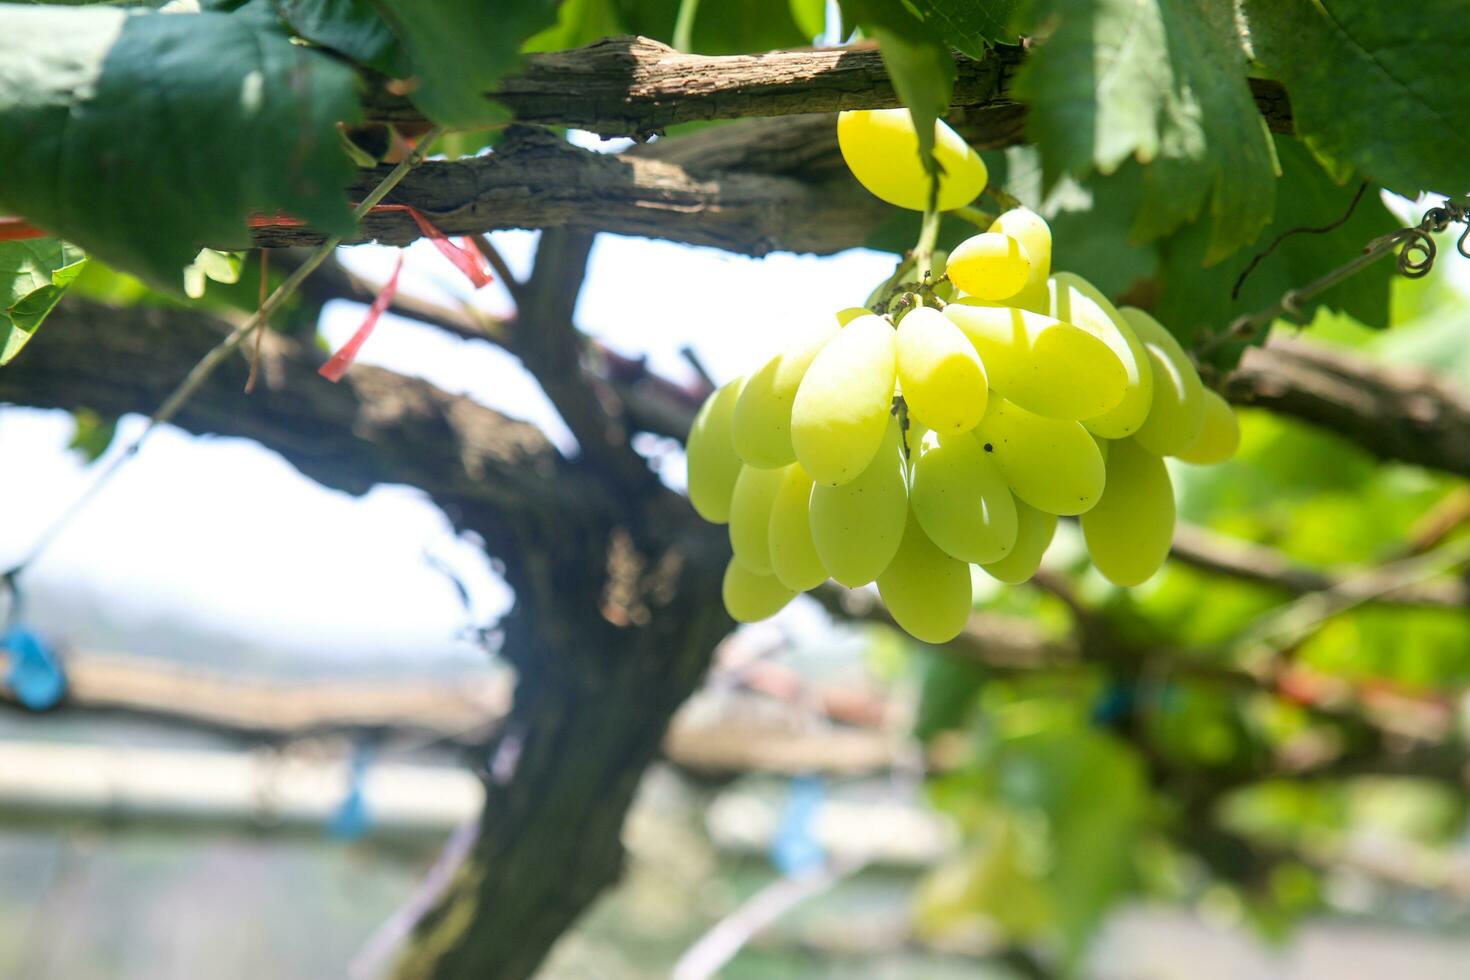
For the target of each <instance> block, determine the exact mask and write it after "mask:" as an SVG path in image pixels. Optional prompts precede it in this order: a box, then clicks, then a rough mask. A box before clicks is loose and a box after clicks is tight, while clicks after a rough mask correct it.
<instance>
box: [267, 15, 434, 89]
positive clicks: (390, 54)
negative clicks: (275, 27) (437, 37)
mask: <svg viewBox="0 0 1470 980" xmlns="http://www.w3.org/2000/svg"><path fill="white" fill-rule="evenodd" d="M269 2H270V3H271V4H272V5H273V6H274V7H275V8H276V11H277V12H278V13H279V14H280V15H281V19H282V20H284V21H285V22H286V23H288V24H290V25H291V29H292V30H293V31H295V32H296V33H297V34H299V35H301V36H302V37H304V38H306V39H307V40H308V41H314V42H315V43H317V44H320V45H321V46H322V47H324V48H331V49H332V50H333V51H340V52H341V53H342V54H344V55H346V56H347V57H349V58H351V59H352V60H353V61H355V62H357V63H358V64H360V65H367V66H369V67H371V68H376V69H378V70H379V71H381V72H386V73H387V74H390V75H403V74H406V73H407V72H408V70H409V69H408V67H407V62H406V60H405V58H404V55H403V49H402V48H401V47H400V46H399V44H398V39H397V38H396V37H394V36H393V32H392V31H391V30H390V29H389V28H388V25H387V24H385V23H384V22H383V18H381V17H379V16H378V14H377V11H375V10H374V9H373V5H372V4H371V3H370V2H369V0H269Z"/></svg>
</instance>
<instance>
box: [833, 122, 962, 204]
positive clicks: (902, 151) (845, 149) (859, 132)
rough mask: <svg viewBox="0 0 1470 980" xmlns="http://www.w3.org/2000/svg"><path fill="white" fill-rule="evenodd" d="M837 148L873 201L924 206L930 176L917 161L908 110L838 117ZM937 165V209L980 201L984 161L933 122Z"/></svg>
mask: <svg viewBox="0 0 1470 980" xmlns="http://www.w3.org/2000/svg"><path fill="white" fill-rule="evenodd" d="M837 145H838V147H840V148H841V150H842V159H843V160H845V161H847V168H848V169H849V170H851V171H852V175H853V176H854V177H856V178H857V179H858V183H860V184H862V185H863V186H864V187H866V188H867V189H868V191H869V192H871V193H872V194H873V195H874V196H875V197H879V198H881V199H883V200H885V201H887V202H888V203H889V204H893V205H897V206H898V207H901V208H908V209H909V210H911V211H923V210H926V209H927V208H928V207H929V184H930V178H929V174H928V173H926V172H925V170H924V164H923V162H922V161H921V160H920V158H919V134H918V132H917V131H916V130H915V129H914V120H913V117H912V116H910V115H909V111H908V110H907V109H855V110H849V111H847V112H841V113H838V115H837ZM934 158H935V159H936V160H937V161H938V163H939V168H940V178H939V210H941V211H952V210H954V209H955V208H957V207H961V206H963V205H966V204H969V203H970V202H971V201H973V200H975V198H976V197H978V196H980V192H981V191H983V190H984V189H985V183H986V181H988V180H989V179H990V175H989V173H988V172H987V171H986V168H985V161H984V160H982V159H980V154H978V153H976V152H975V151H974V150H973V149H972V148H971V147H970V144H968V143H966V142H965V141H964V139H963V138H961V136H960V134H959V133H956V132H955V131H954V130H953V129H950V128H949V126H948V125H947V124H946V123H945V122H944V121H943V120H935V122H934Z"/></svg>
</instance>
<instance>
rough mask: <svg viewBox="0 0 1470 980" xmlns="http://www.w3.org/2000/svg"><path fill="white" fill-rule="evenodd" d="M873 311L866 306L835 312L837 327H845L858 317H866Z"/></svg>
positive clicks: (851, 307) (850, 307)
mask: <svg viewBox="0 0 1470 980" xmlns="http://www.w3.org/2000/svg"><path fill="white" fill-rule="evenodd" d="M872 312H873V311H872V310H870V309H868V308H867V307H866V306H849V307H846V308H844V309H841V310H838V311H837V325H838V326H839V327H845V326H847V325H848V324H849V323H851V322H852V321H854V320H856V319H857V318H858V317H860V316H867V315H868V314H869V313H872Z"/></svg>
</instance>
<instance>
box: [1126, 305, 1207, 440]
mask: <svg viewBox="0 0 1470 980" xmlns="http://www.w3.org/2000/svg"><path fill="white" fill-rule="evenodd" d="M1118 312H1119V313H1121V314H1122V315H1123V319H1125V320H1127V321H1128V325H1129V326H1131V327H1132V328H1133V332H1134V333H1136V334H1138V339H1139V340H1141V341H1143V346H1144V348H1145V349H1147V350H1148V358H1149V367H1150V370H1152V372H1153V376H1154V397H1153V404H1152V405H1150V406H1149V410H1148V418H1146V419H1144V420H1143V425H1142V426H1141V427H1139V430H1138V431H1137V432H1135V433H1134V434H1133V438H1134V440H1135V441H1137V443H1138V444H1139V445H1140V446H1142V447H1143V448H1144V449H1147V450H1148V451H1149V452H1151V453H1153V454H1154V455H1155V456H1177V455H1178V454H1179V453H1180V452H1182V451H1183V450H1185V449H1188V448H1189V447H1190V446H1192V445H1193V444H1194V441H1195V440H1196V439H1198V438H1199V434H1200V430H1201V429H1202V428H1203V427H1204V424H1205V388H1204V385H1203V384H1201V383H1200V380H1199V373H1198V372H1197V371H1195V369H1194V362H1193V361H1191V360H1190V359H1189V355H1188V354H1186V353H1185V352H1184V348H1183V347H1181V346H1179V341H1177V340H1175V339H1174V335H1173V334H1171V333H1169V331H1167V330H1165V329H1164V327H1163V325H1162V324H1160V323H1159V321H1157V320H1155V319H1154V318H1153V317H1151V316H1149V315H1148V314H1147V313H1145V312H1144V311H1143V310H1140V309H1136V308H1134V307H1131V306H1125V307H1123V309H1121V310H1119V311H1118Z"/></svg>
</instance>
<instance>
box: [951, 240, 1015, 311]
mask: <svg viewBox="0 0 1470 980" xmlns="http://www.w3.org/2000/svg"><path fill="white" fill-rule="evenodd" d="M944 271H945V274H946V275H948V276H949V280H950V282H952V283H954V284H955V285H956V286H958V287H959V288H960V289H963V290H964V291H965V292H967V293H969V294H970V295H971V296H974V297H977V298H979V299H983V300H990V301H992V302H994V301H998V300H1003V299H1010V298H1011V297H1012V296H1015V295H1016V294H1017V293H1019V292H1020V291H1021V290H1022V289H1024V288H1025V286H1026V283H1027V281H1028V280H1029V279H1030V278H1031V257H1030V256H1029V255H1028V254H1027V253H1026V248H1025V246H1024V245H1022V244H1021V243H1020V241H1019V240H1017V239H1015V238H1012V237H1011V236H1010V235H1007V234H1005V233H1004V232H999V231H987V232H983V233H982V234H979V235H973V236H971V237H969V238H967V239H965V240H964V241H962V242H960V243H959V244H958V245H956V246H955V249H954V251H953V252H950V253H949V260H948V263H947V264H946V266H945V270H944Z"/></svg>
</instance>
